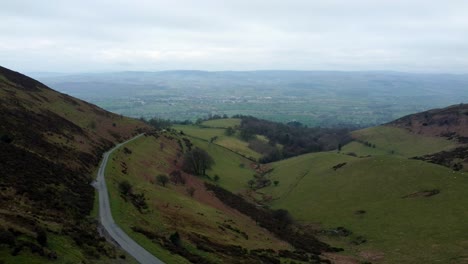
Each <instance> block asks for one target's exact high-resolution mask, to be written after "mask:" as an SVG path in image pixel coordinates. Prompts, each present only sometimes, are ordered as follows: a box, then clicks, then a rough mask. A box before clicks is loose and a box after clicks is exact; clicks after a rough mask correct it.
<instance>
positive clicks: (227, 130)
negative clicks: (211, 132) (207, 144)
mask: <svg viewBox="0 0 468 264" xmlns="http://www.w3.org/2000/svg"><path fill="white" fill-rule="evenodd" d="M235 132H236V131H235V130H234V129H233V128H232V127H228V128H226V131H224V134H225V135H226V136H232V135H234V133H235Z"/></svg>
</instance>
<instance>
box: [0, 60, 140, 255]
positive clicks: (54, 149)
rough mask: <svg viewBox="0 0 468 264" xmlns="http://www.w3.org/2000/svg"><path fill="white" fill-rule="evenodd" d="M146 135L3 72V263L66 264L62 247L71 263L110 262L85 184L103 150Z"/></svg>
mask: <svg viewBox="0 0 468 264" xmlns="http://www.w3.org/2000/svg"><path fill="white" fill-rule="evenodd" d="M147 129H148V127H147V126H146V125H145V124H143V123H141V122H139V121H137V120H133V119H129V118H126V117H122V116H119V115H116V114H113V113H110V112H107V111H105V110H103V109H100V108H98V107H97V106H95V105H92V104H89V103H86V102H84V101H81V100H78V99H75V98H73V97H70V96H68V95H65V94H61V93H59V92H56V91H54V90H52V89H50V88H48V87H46V86H45V85H44V84H42V83H40V82H38V81H36V80H33V79H31V78H29V77H27V76H25V75H22V74H20V73H17V72H14V71H11V70H8V69H6V68H3V67H0V259H2V260H3V259H4V260H5V261H6V263H10V262H15V258H16V259H17V260H20V259H21V256H23V255H30V254H31V255H32V258H33V259H37V261H38V262H39V263H40V262H42V261H48V260H50V259H56V258H58V259H59V260H60V259H62V260H64V259H66V258H67V255H68V254H69V253H70V254H71V252H70V250H64V249H63V245H64V244H65V245H68V244H69V246H70V247H71V248H74V250H73V255H74V258H71V259H69V260H70V261H81V259H80V258H82V259H90V258H95V259H98V258H99V257H100V255H104V254H106V255H108V256H109V257H111V258H112V257H115V252H114V251H113V249H109V248H108V247H109V246H108V245H107V244H106V243H105V242H103V241H101V240H99V239H97V231H96V228H95V223H93V222H92V221H88V220H86V219H87V217H88V216H89V215H90V213H91V210H92V209H93V201H94V190H93V188H92V186H91V185H90V183H91V182H92V180H93V171H94V169H95V168H96V166H97V165H98V163H99V160H100V157H101V154H102V153H103V152H104V151H105V150H106V149H108V148H110V147H111V146H112V145H113V144H114V143H116V142H119V141H122V140H124V139H127V138H130V137H131V136H133V135H136V134H138V133H139V132H142V131H145V130H147ZM75 248H76V252H75ZM98 252H100V253H98ZM102 253H104V254H102ZM9 261H10V262H9Z"/></svg>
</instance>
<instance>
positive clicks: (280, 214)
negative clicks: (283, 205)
mask: <svg viewBox="0 0 468 264" xmlns="http://www.w3.org/2000/svg"><path fill="white" fill-rule="evenodd" d="M273 218H275V219H276V220H278V222H280V223H281V224H282V225H283V226H284V227H286V226H288V225H290V224H292V222H293V219H292V216H291V215H290V214H289V212H288V210H285V209H278V210H275V211H273Z"/></svg>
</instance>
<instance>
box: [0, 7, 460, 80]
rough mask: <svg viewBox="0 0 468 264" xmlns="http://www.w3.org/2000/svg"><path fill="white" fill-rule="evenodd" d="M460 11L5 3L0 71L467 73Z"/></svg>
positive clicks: (419, 8)
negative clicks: (198, 70)
mask: <svg viewBox="0 0 468 264" xmlns="http://www.w3.org/2000/svg"><path fill="white" fill-rule="evenodd" d="M467 11H468V2H466V1H457V0H454V1H448V2H447V1H445V2H442V1H421V0H412V1H402V0H380V1H375V0H350V1H343V0H339V1H338V0H321V1H310V0H302V1H279V0H269V1H266V0H265V1H263V0H262V1H260V0H236V1H214V0H213V1H212V0H198V1H179V0H174V1H162V0H160V1H150V0H145V1H143V0H140V1H131V0H120V1H107V0H106V1H91V0H84V1H60V0H49V1H47V2H44V1H33V0H30V1H22V0H15V1H6V2H5V3H2V8H1V9H0V18H1V19H2V23H1V25H0V33H1V34H0V58H2V62H1V63H2V64H3V65H4V66H7V67H11V68H14V69H17V70H22V71H74V72H76V71H114V70H169V69H202V70H203V69H204V70H253V69H297V70H401V71H416V72H421V71H423V72H425V71H435V72H465V73H466V72H467V71H468V61H467V59H464V58H468V16H466V12H467Z"/></svg>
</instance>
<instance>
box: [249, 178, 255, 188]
mask: <svg viewBox="0 0 468 264" xmlns="http://www.w3.org/2000/svg"><path fill="white" fill-rule="evenodd" d="M247 183H248V184H249V186H250V188H253V186H254V185H255V181H254V180H249V181H248V182H247Z"/></svg>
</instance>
